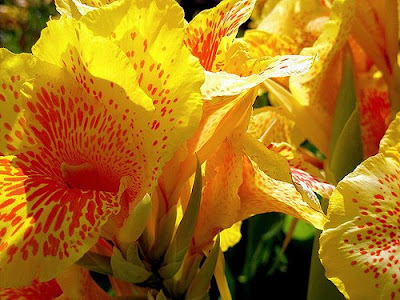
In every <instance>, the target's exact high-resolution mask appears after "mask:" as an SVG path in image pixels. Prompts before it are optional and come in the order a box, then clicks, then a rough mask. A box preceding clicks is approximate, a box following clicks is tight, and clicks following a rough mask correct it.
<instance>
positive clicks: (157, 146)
mask: <svg viewBox="0 0 400 300" xmlns="http://www.w3.org/2000/svg"><path fill="white" fill-rule="evenodd" d="M82 21H83V22H85V23H86V24H87V25H88V27H89V28H90V29H91V30H92V31H93V32H94V33H95V34H98V35H102V36H105V37H107V38H109V39H110V40H111V41H113V42H115V43H116V44H117V45H118V46H119V47H120V48H121V49H122V50H123V52H124V53H125V54H126V57H127V59H128V60H129V61H130V64H131V69H132V70H133V71H135V72H136V79H135V80H134V81H132V82H131V84H133V85H136V86H139V87H140V88H141V89H142V90H143V92H144V93H145V94H146V95H147V96H148V97H149V98H150V99H151V100H152V104H153V105H154V107H155V113H154V115H153V117H152V119H151V120H149V123H148V127H149V128H150V131H151V132H150V133H149V135H148V137H147V139H149V140H150V141H149V142H150V144H151V149H150V150H149V152H148V154H149V155H150V158H149V160H150V161H155V162H156V163H155V165H154V168H153V176H152V177H153V178H157V177H158V175H159V173H160V171H161V168H162V167H163V165H164V164H165V163H166V162H167V161H168V160H170V159H171V158H172V155H173V153H174V152H175V151H176V150H177V149H178V148H179V146H180V145H182V143H183V142H184V141H186V140H187V139H188V138H189V137H190V136H192V135H193V133H194V131H195V130H196V128H197V126H198V123H199V121H200V117H201V112H202V110H201V107H202V101H201V94H200V86H201V84H202V83H203V81H204V72H203V68H202V67H201V65H200V64H199V62H198V60H197V59H196V58H195V57H193V56H192V55H191V54H190V51H189V50H188V49H187V48H186V47H185V45H184V44H183V37H184V19H183V10H182V8H181V7H180V6H179V5H178V4H177V3H176V2H175V1H172V0H167V1H149V0H146V1H143V2H140V3H138V2H136V1H125V2H123V3H121V5H120V6H119V7H118V8H115V9H114V8H113V9H110V8H105V9H99V10H96V11H93V12H91V13H89V14H87V15H86V16H85V17H84V18H83V19H82Z"/></svg>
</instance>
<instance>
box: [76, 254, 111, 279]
mask: <svg viewBox="0 0 400 300" xmlns="http://www.w3.org/2000/svg"><path fill="white" fill-rule="evenodd" d="M76 264H77V265H79V266H81V267H83V268H85V269H88V270H90V271H94V272H97V273H101V274H105V275H112V274H113V272H112V269H111V265H110V258H109V257H108V256H103V255H100V254H97V253H93V252H87V253H86V254H85V255H84V256H83V257H82V258H81V259H79V260H78V261H77V262H76Z"/></svg>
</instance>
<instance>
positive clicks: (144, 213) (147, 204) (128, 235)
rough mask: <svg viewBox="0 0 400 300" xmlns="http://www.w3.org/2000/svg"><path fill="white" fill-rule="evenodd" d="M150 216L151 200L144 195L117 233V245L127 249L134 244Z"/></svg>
mask: <svg viewBox="0 0 400 300" xmlns="http://www.w3.org/2000/svg"><path fill="white" fill-rule="evenodd" d="M150 214H151V198H150V196H149V195H148V194H146V195H145V196H144V197H143V199H142V200H141V201H140V202H139V203H138V204H137V205H136V207H135V208H134V209H133V211H132V213H131V214H130V215H129V217H128V218H127V220H126V221H125V222H124V225H123V226H122V228H121V229H120V230H119V231H118V234H117V240H118V242H119V244H120V245H121V244H122V245H124V246H125V247H128V245H129V244H131V243H133V242H135V241H136V240H137V239H138V238H139V237H140V235H141V234H142V233H143V230H144V229H145V227H146V224H147V221H148V219H149V218H150Z"/></svg>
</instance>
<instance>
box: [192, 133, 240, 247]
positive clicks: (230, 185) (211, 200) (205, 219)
mask: <svg viewBox="0 0 400 300" xmlns="http://www.w3.org/2000/svg"><path fill="white" fill-rule="evenodd" d="M240 160H241V151H240V144H237V143H233V142H232V141H231V140H229V139H226V140H225V141H224V142H223V143H222V145H221V147H220V148H219V149H218V151H217V152H216V153H215V155H214V156H213V157H211V158H210V160H208V161H207V164H206V176H205V181H204V189H203V197H202V202H201V205H200V210H199V214H198V218H197V223H196V228H195V232H194V235H193V240H194V245H195V247H196V248H198V249H204V248H206V247H207V245H209V244H210V243H212V241H213V238H214V236H215V235H217V234H218V232H219V231H221V230H222V229H225V228H229V227H231V226H232V225H233V224H234V223H236V222H238V221H240V219H238V214H239V211H240V209H241V204H240V198H239V195H238V190H239V187H240V185H241V184H242V165H241V163H240ZM221 212H224V213H223V214H221Z"/></svg>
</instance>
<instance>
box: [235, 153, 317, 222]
mask: <svg viewBox="0 0 400 300" xmlns="http://www.w3.org/2000/svg"><path fill="white" fill-rule="evenodd" d="M239 196H240V199H241V203H242V205H241V208H240V218H239V219H246V218H248V217H250V216H252V215H254V214H260V213H266V212H282V213H285V214H288V215H291V216H293V217H295V218H299V219H302V220H304V221H306V222H308V223H311V224H312V225H313V226H315V227H316V228H322V227H323V224H324V222H325V215H324V214H323V212H322V211H320V210H316V209H314V208H313V207H311V206H310V205H309V204H308V203H307V202H305V201H304V200H303V198H302V196H301V195H300V193H299V192H298V191H297V190H296V188H295V187H294V185H293V184H290V183H287V182H283V181H278V180H275V179H272V178H271V177H269V176H267V175H266V174H265V173H264V172H263V171H261V170H260V168H259V167H258V166H257V165H255V164H254V163H253V162H252V161H250V159H249V158H248V157H247V156H246V155H243V184H242V185H241V187H240V190H239Z"/></svg>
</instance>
